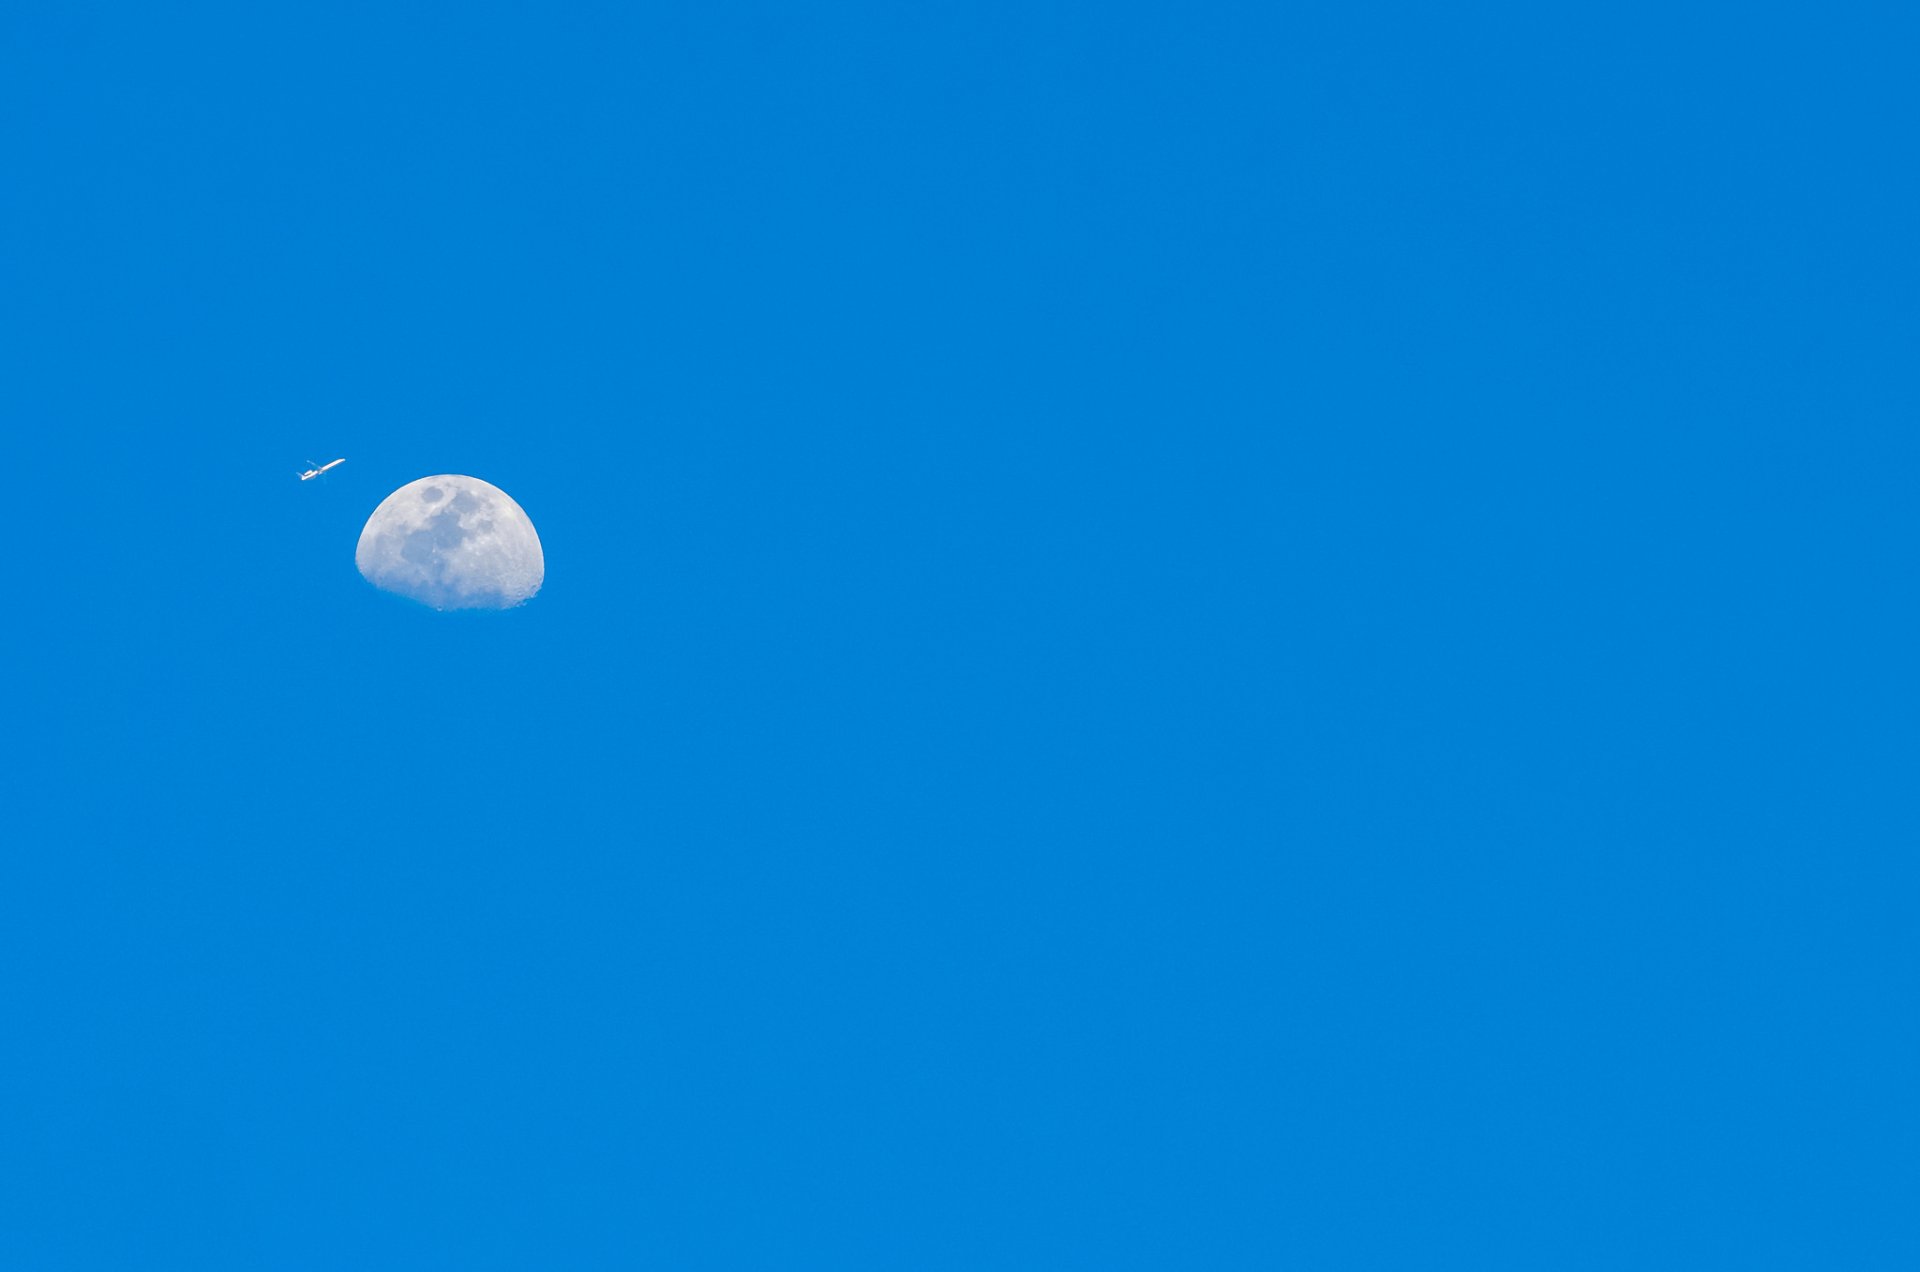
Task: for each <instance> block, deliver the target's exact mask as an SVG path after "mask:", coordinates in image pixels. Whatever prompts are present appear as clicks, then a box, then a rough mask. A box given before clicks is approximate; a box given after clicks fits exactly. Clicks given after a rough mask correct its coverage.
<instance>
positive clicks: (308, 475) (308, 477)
mask: <svg viewBox="0 0 1920 1272" xmlns="http://www.w3.org/2000/svg"><path fill="white" fill-rule="evenodd" d="M346 462H347V459H346V456H344V455H342V456H341V457H340V458H339V459H336V460H334V461H333V463H331V464H322V465H320V466H319V467H318V468H315V467H313V461H312V460H308V461H307V471H306V472H304V473H301V474H300V480H301V481H312V480H313V479H314V478H315V477H318V476H319V475H320V474H321V473H324V472H326V471H327V469H329V468H333V467H335V466H336V465H339V464H344V463H346Z"/></svg>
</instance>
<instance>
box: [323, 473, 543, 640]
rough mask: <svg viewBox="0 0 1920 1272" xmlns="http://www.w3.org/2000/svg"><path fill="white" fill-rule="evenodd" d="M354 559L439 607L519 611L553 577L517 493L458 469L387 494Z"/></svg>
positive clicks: (390, 586) (375, 578) (379, 579)
mask: <svg viewBox="0 0 1920 1272" xmlns="http://www.w3.org/2000/svg"><path fill="white" fill-rule="evenodd" d="M353 560H354V563H355V564H356V565H358V566H359V567H360V573H362V574H364V575H365V576H366V578H367V582H369V583H371V584H373V585H374V586H375V587H377V588H380V589H381V590H382V591H387V592H394V593H397V594H399V595H401V596H405V597H408V598H410V599H412V600H416V601H419V602H420V603H421V604H423V605H431V606H432V607H433V608H435V609H437V610H452V609H512V608H513V607H514V606H516V605H520V604H524V603H525V602H526V601H528V600H530V599H532V597H533V594H534V593H535V592H538V591H539V590H540V584H541V583H542V582H544V581H545V579H546V577H547V560H546V557H545V556H544V555H543V554H542V553H541V551H540V536H539V535H537V534H535V533H534V530H533V522H532V521H531V520H530V519H528V517H527V514H526V512H525V511H524V510H523V509H522V508H521V507H520V505H519V504H517V503H515V502H514V501H513V497H512V496H511V495H509V494H508V493H507V492H506V491H504V490H502V489H500V488H499V487H498V486H495V485H493V484H491V483H489V482H484V481H481V480H480V479H479V478H478V477H462V476H459V475H458V474H455V473H443V474H441V475H440V476H438V477H422V478H421V479H420V480H419V481H410V482H408V483H407V484H406V485H404V486H402V487H400V489H398V490H396V491H394V492H393V493H392V494H390V495H388V496H387V497H386V498H385V499H382V500H381V501H380V506H379V507H378V508H375V509H374V510H373V515H372V516H371V517H368V518H367V525H366V528H365V529H364V530H362V531H361V532H360V546H359V547H357V548H356V549H354V553H353Z"/></svg>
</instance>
